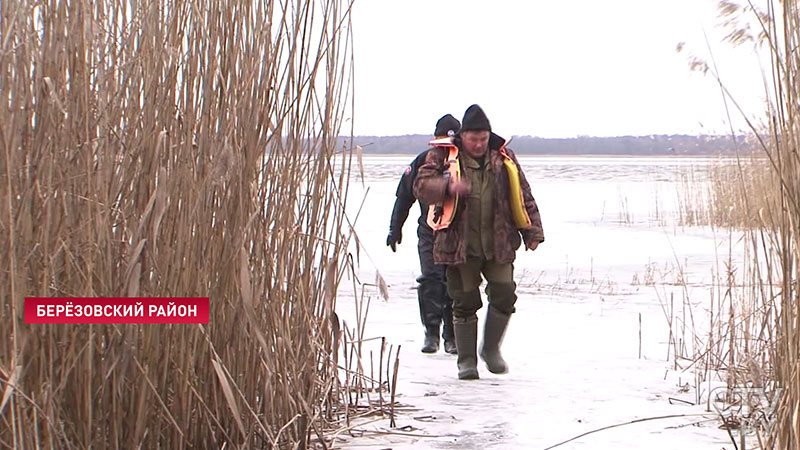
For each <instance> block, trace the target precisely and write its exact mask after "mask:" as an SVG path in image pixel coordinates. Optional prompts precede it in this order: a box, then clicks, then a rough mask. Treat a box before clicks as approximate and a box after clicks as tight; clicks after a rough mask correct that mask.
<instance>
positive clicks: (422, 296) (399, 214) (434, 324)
mask: <svg viewBox="0 0 800 450" xmlns="http://www.w3.org/2000/svg"><path fill="white" fill-rule="evenodd" d="M460 126H461V124H460V123H459V122H458V119H456V118H455V117H453V116H451V115H450V114H447V115H445V116H443V117H442V118H441V119H439V121H438V122H436V130H435V131H434V136H436V137H437V138H438V137H446V136H448V135H453V134H454V133H455V132H456V131H458V128H459V127H460ZM448 133H449V134H448ZM427 153H428V151H427V150H426V151H424V152H422V153H420V154H419V155H418V156H417V157H416V158H415V159H414V161H413V162H412V163H411V165H410V166H408V167H406V170H405V172H404V173H403V176H402V177H401V178H400V184H399V185H398V186H397V200H396V201H395V202H394V210H393V211H392V221H391V223H390V225H389V236H388V237H387V238H386V245H388V246H390V247H391V248H392V251H396V245H397V244H399V243H400V242H401V241H402V239H403V233H402V231H403V224H404V223H405V222H406V219H407V218H408V212H409V210H410V209H411V206H412V205H413V204H414V202H415V201H416V197H415V196H414V192H413V188H414V179H415V178H416V176H417V170H418V169H419V167H420V166H421V165H422V163H423V162H425V157H426V155H427ZM419 206H420V210H421V212H420V216H419V220H418V222H419V226H418V227H417V237H418V238H419V241H418V243H417V251H418V252H419V264H420V268H421V269H422V275H421V276H420V277H419V278H417V283H419V286H418V288H417V297H418V298H419V315H420V318H421V319H422V325H423V326H424V327H425V342H424V344H423V345H422V351H423V352H424V353H436V351H437V350H439V328H440V325H442V324H443V325H444V326H443V329H442V337H443V338H444V351H445V352H447V353H451V354H454V353H456V344H455V339H454V337H453V301H452V300H451V299H450V297H449V296H448V295H447V286H446V284H445V270H446V268H445V266H442V265H437V264H435V263H434V262H433V230H431V228H430V227H429V226H428V223H427V221H426V218H427V216H428V204H427V203H424V202H421V201H420V202H419Z"/></svg>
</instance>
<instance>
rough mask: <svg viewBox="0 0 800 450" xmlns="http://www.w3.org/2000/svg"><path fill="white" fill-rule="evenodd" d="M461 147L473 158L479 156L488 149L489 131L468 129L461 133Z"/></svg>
mask: <svg viewBox="0 0 800 450" xmlns="http://www.w3.org/2000/svg"><path fill="white" fill-rule="evenodd" d="M461 147H463V150H464V151H465V152H467V154H468V155H469V156H471V157H473V158H480V157H482V156H483V155H484V154H485V153H486V150H488V149H489V132H488V131H486V130H482V131H476V130H469V131H464V132H462V133H461Z"/></svg>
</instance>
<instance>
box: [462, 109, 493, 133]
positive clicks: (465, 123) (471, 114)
mask: <svg viewBox="0 0 800 450" xmlns="http://www.w3.org/2000/svg"><path fill="white" fill-rule="evenodd" d="M468 130H474V131H480V130H486V131H492V126H491V125H490V124H489V118H488V117H486V113H484V112H483V110H482V109H481V107H480V106H478V105H472V106H470V107H469V108H467V111H466V112H465V113H464V120H462V121H461V130H460V131H468Z"/></svg>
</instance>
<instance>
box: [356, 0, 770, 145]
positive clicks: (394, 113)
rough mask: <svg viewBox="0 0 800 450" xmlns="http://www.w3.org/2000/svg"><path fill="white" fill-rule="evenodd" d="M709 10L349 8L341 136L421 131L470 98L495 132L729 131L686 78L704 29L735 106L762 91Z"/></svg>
mask: <svg viewBox="0 0 800 450" xmlns="http://www.w3.org/2000/svg"><path fill="white" fill-rule="evenodd" d="M717 3H718V1H717V0H672V1H657V0H604V1H601V0H547V1H540V0H531V1H505V0H493V1H491V2H490V1H485V0H483V1H482V0H405V1H384V0H360V1H356V2H355V6H354V9H353V33H354V39H355V41H354V42H355V44H354V53H355V77H356V78H355V90H354V95H355V113H354V122H353V124H354V127H355V134H356V135H402V134H430V133H432V132H433V129H434V125H435V122H436V120H437V119H438V118H439V117H441V116H442V115H443V114H445V113H451V114H453V115H454V116H456V118H458V119H459V120H460V119H461V118H462V116H463V114H464V110H465V109H466V108H467V107H468V106H469V105H471V104H473V103H478V104H480V105H481V106H482V107H483V109H484V110H485V111H486V114H487V115H488V117H489V119H490V121H491V123H492V127H493V130H494V131H496V132H497V133H498V134H500V135H505V136H511V135H532V136H542V137H574V136H579V135H591V136H618V135H648V134H678V133H686V134H697V133H705V134H708V133H726V132H729V126H728V124H727V121H726V120H725V119H726V113H725V109H724V105H723V102H722V96H721V93H720V89H719V86H718V85H717V83H716V81H715V80H714V79H713V78H712V77H711V76H710V75H708V76H703V75H702V74H700V73H697V72H692V71H690V69H689V63H688V59H689V56H690V55H695V56H699V57H702V58H704V59H706V60H707V61H709V62H710V56H709V55H710V53H709V49H708V46H707V44H706V41H705V38H704V33H705V34H706V35H707V36H708V40H709V45H710V47H711V51H712V53H713V56H714V59H715V60H716V63H717V65H718V68H719V72H720V74H721V78H722V80H723V82H724V83H725V84H726V86H727V87H728V89H729V90H731V91H732V92H733V93H734V95H736V97H737V101H739V102H740V103H741V104H742V105H744V107H745V108H746V109H748V110H750V111H751V112H753V111H754V112H757V111H760V110H761V109H763V108H762V102H761V100H760V99H761V98H762V97H763V92H764V88H763V82H762V81H761V79H762V77H761V69H760V68H759V65H758V64H757V63H756V62H755V61H756V60H755V57H754V56H751V55H752V53H753V52H752V46H751V47H749V48H741V49H738V50H735V51H734V50H731V49H730V45H729V44H723V43H722V42H721V41H722V36H723V35H724V34H723V30H722V28H721V27H720V26H718V24H719V23H720V22H721V20H720V19H719V18H718V14H717ZM681 42H684V43H685V46H684V50H683V51H682V52H680V53H679V52H677V51H676V47H677V46H678V44H679V43H681ZM733 114H735V115H736V114H737V113H735V112H734V113H733ZM733 122H734V126H735V128H736V129H741V128H742V127H743V125H742V122H741V120H738V119H736V120H734V121H733Z"/></svg>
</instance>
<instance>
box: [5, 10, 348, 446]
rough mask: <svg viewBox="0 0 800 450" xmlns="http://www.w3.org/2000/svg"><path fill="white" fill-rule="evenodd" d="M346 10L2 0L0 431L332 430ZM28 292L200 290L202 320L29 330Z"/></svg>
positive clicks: (117, 440)
mask: <svg viewBox="0 0 800 450" xmlns="http://www.w3.org/2000/svg"><path fill="white" fill-rule="evenodd" d="M350 8H351V2H350V1H347V0H318V1H314V2H303V1H286V2H270V1H263V0H262V1H258V0H257V1H253V2H239V1H233V0H221V1H202V0H201V1H184V0H145V1H142V2H140V1H125V0H111V1H98V2H88V1H71V2H67V1H58V0H45V1H33V0H16V1H4V2H0V45H1V47H0V93H2V97H1V99H2V100H0V101H1V102H2V105H1V107H0V169H1V170H2V172H1V173H0V205H1V206H2V209H1V211H2V213H0V230H2V231H0V248H2V251H0V254H2V255H3V256H2V257H0V258H2V263H0V335H2V336H5V337H6V338H5V339H2V340H0V393H2V394H1V395H2V397H0V448H66V449H83V448H184V447H195V448H223V447H225V448H231V447H232V448H306V447H307V446H308V445H311V444H312V443H316V444H319V445H322V446H324V442H325V438H324V434H325V429H326V428H328V427H329V426H330V425H331V424H335V423H337V421H339V420H341V419H342V416H343V414H344V410H345V409H346V408H342V406H341V405H342V403H343V402H347V400H346V396H347V391H348V390H349V389H350V387H349V386H347V385H342V384H341V382H340V381H339V377H338V375H339V371H340V364H339V349H340V348H342V346H343V345H346V344H347V342H343V339H342V338H343V335H342V330H341V329H340V325H339V321H338V318H337V317H336V315H335V313H334V308H335V302H336V298H337V297H336V292H337V289H338V286H339V282H340V280H342V277H343V275H344V273H345V272H346V271H347V270H349V264H350V263H349V262H348V258H346V255H345V253H344V252H345V248H346V246H347V245H348V242H349V239H350V233H349V226H348V221H347V218H346V217H345V215H344V206H345V204H346V198H347V186H348V181H349V178H350V170H351V155H352V152H351V149H350V148H348V147H345V148H337V147H336V146H337V136H339V134H340V133H341V132H342V131H343V130H342V127H343V123H344V122H343V119H344V118H345V116H346V114H349V112H348V111H349V110H350V107H351V106H350V94H351V88H352V73H351V70H352V56H351V55H352V54H351V43H352V34H351V31H350ZM344 131H345V133H347V132H350V131H349V130H344ZM25 296H112V297H116V296H159V297H164V296H207V297H210V302H211V314H210V316H211V320H210V323H209V324H208V325H203V326H188V325H91V326H90V325H49V326H44V325H38V326H35V325H26V324H25V323H23V318H22V317H23V316H22V305H23V298H24V297H25ZM350 345H351V346H352V345H353V343H352V342H350Z"/></svg>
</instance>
